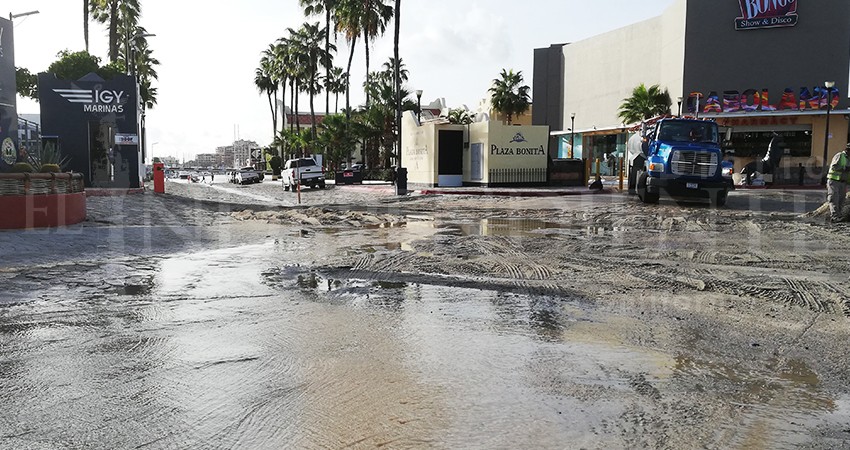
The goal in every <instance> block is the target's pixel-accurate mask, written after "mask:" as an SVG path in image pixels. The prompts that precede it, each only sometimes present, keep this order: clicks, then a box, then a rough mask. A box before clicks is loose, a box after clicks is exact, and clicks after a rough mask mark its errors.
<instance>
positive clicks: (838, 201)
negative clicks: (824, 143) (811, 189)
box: [826, 143, 850, 222]
mask: <svg viewBox="0 0 850 450" xmlns="http://www.w3.org/2000/svg"><path fill="white" fill-rule="evenodd" d="M848 159H850V143H848V144H847V146H845V147H844V151H843V152H839V153H837V154H836V155H835V156H834V157H833V158H832V164H831V165H830V166H829V173H828V174H827V176H826V178H827V182H826V192H827V194H826V201H827V202H829V214H830V216H829V218H830V221H832V222H843V221H844V220H845V217H844V214H843V208H844V197H846V196H847V177H848V172H850V161H848Z"/></svg>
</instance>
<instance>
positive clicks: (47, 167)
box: [41, 164, 62, 173]
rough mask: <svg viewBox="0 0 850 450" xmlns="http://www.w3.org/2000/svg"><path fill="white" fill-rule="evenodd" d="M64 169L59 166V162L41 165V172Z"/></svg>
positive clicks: (57, 171) (53, 171) (54, 171)
mask: <svg viewBox="0 0 850 450" xmlns="http://www.w3.org/2000/svg"><path fill="white" fill-rule="evenodd" d="M61 171H62V168H61V167H59V164H42V165H41V173H59V172H61Z"/></svg>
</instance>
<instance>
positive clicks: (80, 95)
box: [53, 89, 127, 113]
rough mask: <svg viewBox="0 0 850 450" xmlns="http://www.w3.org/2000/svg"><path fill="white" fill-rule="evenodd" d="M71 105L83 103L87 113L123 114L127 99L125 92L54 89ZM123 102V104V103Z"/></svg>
mask: <svg viewBox="0 0 850 450" xmlns="http://www.w3.org/2000/svg"><path fill="white" fill-rule="evenodd" d="M53 92H55V93H57V94H59V96H61V97H62V98H64V99H65V100H68V101H69V102H70V103H81V104H82V105H83V112H87V113H123V112H124V105H123V102H126V100H127V97H126V95H125V93H124V91H114V90H98V89H54V90H53ZM122 100H123V102H122Z"/></svg>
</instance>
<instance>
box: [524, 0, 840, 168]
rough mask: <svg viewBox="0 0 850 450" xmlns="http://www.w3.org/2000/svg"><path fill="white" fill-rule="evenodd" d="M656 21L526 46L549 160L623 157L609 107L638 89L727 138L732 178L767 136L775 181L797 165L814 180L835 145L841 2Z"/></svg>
mask: <svg viewBox="0 0 850 450" xmlns="http://www.w3.org/2000/svg"><path fill="white" fill-rule="evenodd" d="M798 3H800V5H799V10H798ZM658 13H659V15H658V16H656V17H654V18H651V19H648V20H645V21H642V22H638V23H635V24H633V25H630V26H627V27H623V28H620V29H616V30H613V31H610V32H607V33H603V34H600V35H597V36H594V37H591V38H588V39H584V40H580V41H577V42H572V43H569V44H552V45H550V46H549V47H545V48H538V49H535V50H534V76H533V85H532V88H533V103H534V105H535V109H534V114H533V123H534V124H535V125H548V126H549V127H550V130H551V135H552V141H553V145H552V147H553V154H558V155H560V157H567V156H566V155H568V154H569V155H571V156H572V157H575V158H590V159H596V158H603V156H604V155H606V154H609V153H612V152H614V153H616V154H620V155H622V154H623V153H624V150H625V143H626V140H627V139H628V134H629V133H628V131H629V128H631V127H632V126H633V125H634V124H628V123H627V124H624V123H622V121H621V119H620V118H619V117H618V110H619V108H620V105H621V104H622V103H623V100H624V99H626V98H628V97H630V96H631V94H632V90H633V89H634V88H635V87H637V86H638V85H639V84H641V83H643V84H644V85H645V86H647V87H649V86H652V85H659V86H660V87H661V88H662V89H668V90H669V94H670V97H671V100H672V107H671V111H670V113H671V114H673V115H678V114H682V115H690V116H697V115H698V116H699V118H710V119H714V120H716V121H717V123H718V124H719V125H720V126H721V127H726V128H727V129H729V130H731V131H730V132H729V133H730V136H729V141H728V146H729V147H730V148H731V149H734V151H735V167H736V172H737V171H740V169H741V168H742V167H743V166H744V165H745V164H747V163H748V162H750V161H753V160H754V159H759V158H761V157H762V156H763V155H764V154H765V153H766V151H767V146H768V144H769V142H770V140H771V139H772V136H773V133H778V134H780V135H781V136H782V137H783V138H784V143H785V145H786V147H785V155H786V156H787V157H786V158H783V160H782V163H781V164H782V169H783V170H782V174H781V177H784V178H786V179H789V180H794V182H796V180H797V173H798V171H797V167H799V165H802V166H805V167H807V168H808V169H809V170H808V173H810V174H814V176H818V177H819V176H820V174H821V173H822V168H823V167H824V162H828V161H829V160H830V158H831V157H832V155H834V154H835V153H836V152H838V151H840V150H841V149H842V148H844V146H845V144H846V143H847V141H848V120H847V118H848V117H850V103H848V91H850V86H848V79H849V78H850V76H848V75H850V74H848V68H850V2H848V1H847V0H818V1H813V0H805V2H804V1H802V0H800V1H799V2H798V1H790V0H789V1H750V0H739V1H735V0H717V1H706V0H675V1H673V2H672V5H670V6H669V7H668V8H666V9H665V10H663V11H661V10H660V11H658ZM798 19H799V20H798ZM827 82H834V85H830V86H828V83H827ZM829 103H831V106H830V107H829V108H828V107H827V104H829ZM830 113H831V114H830ZM830 116H832V120H831V121H830V120H829V117H830ZM573 124H574V125H573ZM573 126H574V128H575V129H574V130H572V129H571V128H573ZM571 143H574V146H575V151H573V150H572V149H571V148H570V147H571V146H572V144H571ZM824 153H827V155H826V161H824Z"/></svg>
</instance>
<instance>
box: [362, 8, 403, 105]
mask: <svg viewBox="0 0 850 450" xmlns="http://www.w3.org/2000/svg"><path fill="white" fill-rule="evenodd" d="M365 1H366V9H365V14H364V15H363V17H362V20H363V27H362V32H363V41H364V43H365V47H366V82H367V83H368V82H369V44H370V43H372V41H374V40H375V39H376V38H378V37H379V36H383V35H384V32H386V31H387V24H388V23H389V21H390V19H392V18H393V15H394V12H393V7H392V6H389V5H385V4H384V1H383V0H365ZM396 58H398V57H397V56H396ZM368 105H369V93H368V92H367V93H366V106H368Z"/></svg>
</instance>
